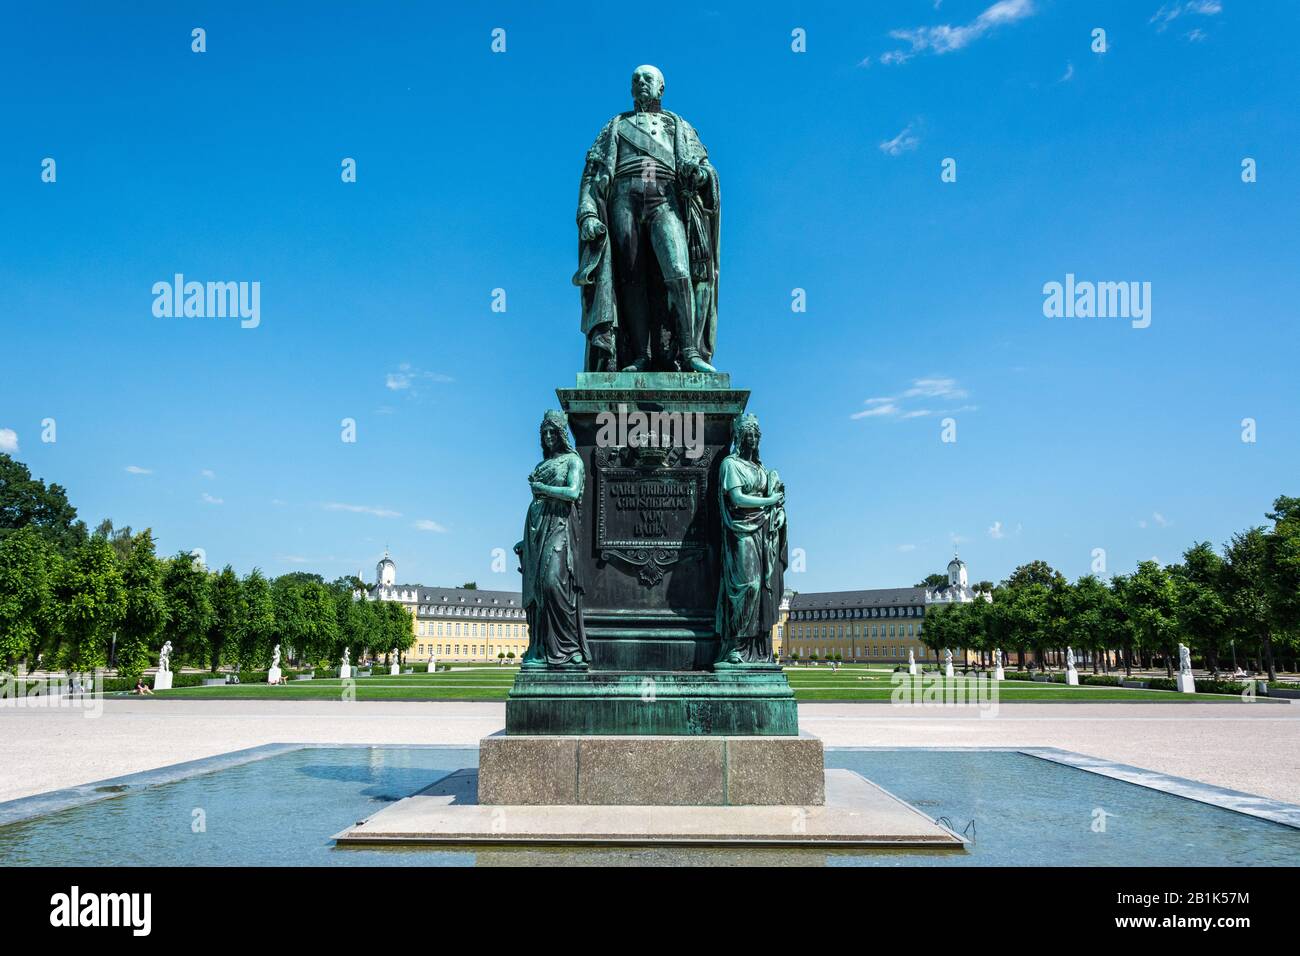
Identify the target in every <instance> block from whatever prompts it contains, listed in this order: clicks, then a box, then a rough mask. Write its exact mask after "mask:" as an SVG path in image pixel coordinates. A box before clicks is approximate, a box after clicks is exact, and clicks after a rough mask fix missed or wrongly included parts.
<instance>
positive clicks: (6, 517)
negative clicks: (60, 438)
mask: <svg viewBox="0 0 1300 956" xmlns="http://www.w3.org/2000/svg"><path fill="white" fill-rule="evenodd" d="M20 528H32V529H33V530H35V531H36V532H37V533H38V534H40V535H41V537H43V538H44V539H45V540H46V541H48V542H50V544H52V545H54V547H55V549H56V550H57V551H58V552H59V553H60V554H63V555H69V554H71V553H72V552H73V550H74V549H76V548H77V547H79V546H80V545H82V544H84V543H85V541H86V538H87V535H86V523H85V522H84V521H79V520H78V519H77V509H76V508H74V507H72V505H70V504H69V503H68V495H67V492H66V491H65V490H64V489H63V487H62V486H61V485H50V486H48V487H46V484H45V482H44V481H41V480H40V479H35V478H32V473H31V471H29V470H28V468H27V466H26V465H24V464H23V463H22V462H20V461H18V460H17V459H15V458H13V457H12V456H10V455H7V454H0V540H3V539H4V538H5V537H7V536H8V535H9V534H11V533H13V532H14V531H17V530H18V529H20Z"/></svg>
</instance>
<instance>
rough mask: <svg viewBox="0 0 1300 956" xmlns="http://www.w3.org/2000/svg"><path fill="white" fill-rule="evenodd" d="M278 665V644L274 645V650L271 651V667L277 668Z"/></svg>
mask: <svg viewBox="0 0 1300 956" xmlns="http://www.w3.org/2000/svg"><path fill="white" fill-rule="evenodd" d="M279 667H280V645H279V644H277V645H275V650H273V651H271V669H272V670H278V669H279Z"/></svg>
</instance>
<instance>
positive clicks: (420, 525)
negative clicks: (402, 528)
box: [412, 518, 447, 534]
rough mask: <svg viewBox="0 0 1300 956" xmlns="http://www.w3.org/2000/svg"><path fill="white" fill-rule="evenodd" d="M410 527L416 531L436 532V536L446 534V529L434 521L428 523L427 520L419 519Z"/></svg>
mask: <svg viewBox="0 0 1300 956" xmlns="http://www.w3.org/2000/svg"><path fill="white" fill-rule="evenodd" d="M412 527H414V528H415V529H416V530H418V531H436V532H437V533H438V534H446V533H447V529H446V528H444V527H443V526H442V525H440V524H438V522H436V521H430V520H429V519H428V518H421V519H420V520H419V521H417V522H416V523H415V524H414V525H412Z"/></svg>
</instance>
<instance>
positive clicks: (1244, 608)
mask: <svg viewBox="0 0 1300 956" xmlns="http://www.w3.org/2000/svg"><path fill="white" fill-rule="evenodd" d="M1267 549H1268V541H1267V535H1266V534H1265V532H1264V529H1263V528H1258V527H1256V528H1249V529H1247V530H1245V531H1241V532H1238V533H1237V534H1234V535H1233V536H1232V540H1231V541H1229V542H1228V544H1227V545H1225V546H1224V551H1223V559H1224V563H1225V566H1224V575H1223V577H1224V581H1225V582H1226V585H1227V591H1228V595H1229V599H1228V600H1229V606H1230V608H1231V610H1232V616H1231V619H1230V620H1231V623H1232V626H1233V630H1234V633H1236V634H1237V635H1238V636H1239V637H1241V638H1242V639H1243V641H1244V642H1246V644H1247V646H1251V645H1253V646H1254V647H1255V648H1256V649H1257V652H1258V654H1259V655H1260V656H1261V657H1262V658H1263V663H1264V667H1265V669H1266V670H1267V671H1268V677H1269V680H1277V669H1276V667H1275V666H1274V664H1273V642H1272V640H1271V639H1270V632H1269V629H1270V625H1271V624H1272V613H1271V612H1272V609H1271V608H1270V606H1269V591H1268V559H1267Z"/></svg>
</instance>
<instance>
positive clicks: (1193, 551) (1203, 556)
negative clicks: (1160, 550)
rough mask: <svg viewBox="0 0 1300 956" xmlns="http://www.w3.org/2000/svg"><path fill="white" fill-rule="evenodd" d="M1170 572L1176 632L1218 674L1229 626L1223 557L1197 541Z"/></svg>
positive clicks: (1204, 542)
mask: <svg viewBox="0 0 1300 956" xmlns="http://www.w3.org/2000/svg"><path fill="white" fill-rule="evenodd" d="M1170 573H1171V574H1172V575H1173V579H1174V586H1175V588H1176V590H1177V594H1178V602H1177V606H1176V609H1175V611H1174V617H1175V618H1176V619H1177V622H1178V631H1179V633H1180V634H1182V636H1183V637H1184V638H1185V639H1186V642H1187V644H1188V645H1189V646H1190V647H1191V648H1192V649H1193V650H1195V651H1197V652H1199V653H1200V654H1201V656H1203V657H1204V658H1205V660H1206V663H1207V665H1208V666H1209V668H1210V671H1211V673H1213V674H1217V673H1218V672H1219V654H1220V653H1221V652H1222V651H1223V650H1224V648H1223V646H1222V645H1223V640H1224V634H1225V633H1227V628H1228V605H1227V604H1226V603H1225V602H1224V600H1223V595H1222V594H1221V591H1222V589H1223V586H1224V582H1223V575H1224V566H1223V559H1222V558H1221V557H1219V555H1218V554H1216V553H1215V551H1214V548H1213V547H1212V546H1211V545H1210V542H1208V541H1200V542H1198V543H1196V544H1194V545H1192V546H1191V547H1190V548H1188V549H1187V550H1186V551H1184V552H1183V563H1182V564H1181V565H1177V566H1175V567H1172V568H1170Z"/></svg>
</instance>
